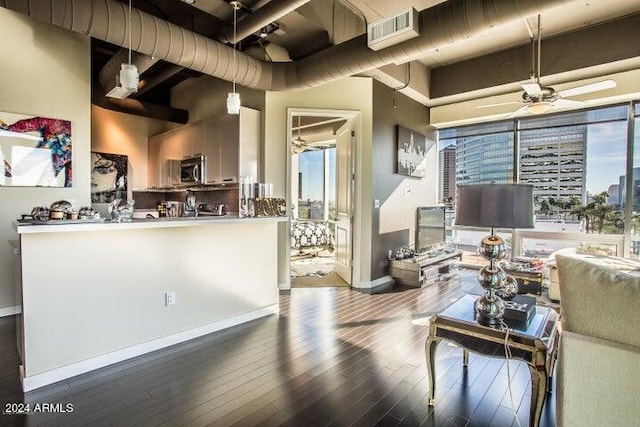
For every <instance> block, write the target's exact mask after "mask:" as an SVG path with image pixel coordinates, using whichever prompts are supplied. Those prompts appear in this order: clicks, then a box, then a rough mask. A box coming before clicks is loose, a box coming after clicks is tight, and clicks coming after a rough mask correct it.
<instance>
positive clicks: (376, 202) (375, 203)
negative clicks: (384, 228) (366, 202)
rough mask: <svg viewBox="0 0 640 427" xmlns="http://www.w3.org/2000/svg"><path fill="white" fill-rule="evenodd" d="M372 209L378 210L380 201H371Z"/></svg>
mask: <svg viewBox="0 0 640 427" xmlns="http://www.w3.org/2000/svg"><path fill="white" fill-rule="evenodd" d="M373 207H374V208H375V209H380V200H378V199H376V200H374V201H373Z"/></svg>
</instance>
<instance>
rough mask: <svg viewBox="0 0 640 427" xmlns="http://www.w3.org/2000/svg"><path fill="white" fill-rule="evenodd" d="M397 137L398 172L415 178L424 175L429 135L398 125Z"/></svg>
mask: <svg viewBox="0 0 640 427" xmlns="http://www.w3.org/2000/svg"><path fill="white" fill-rule="evenodd" d="M396 138H397V142H398V169H397V173H398V174H400V175H406V176H412V177H414V178H422V177H424V175H425V168H426V161H427V160H426V154H427V152H426V148H427V137H426V136H425V135H422V134H419V133H417V132H414V131H412V130H410V129H407V128H405V127H403V126H400V125H396Z"/></svg>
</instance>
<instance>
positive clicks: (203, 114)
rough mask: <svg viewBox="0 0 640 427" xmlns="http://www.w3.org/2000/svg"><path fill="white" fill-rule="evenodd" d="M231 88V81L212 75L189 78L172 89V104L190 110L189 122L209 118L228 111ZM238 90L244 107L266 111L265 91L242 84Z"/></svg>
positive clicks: (237, 87)
mask: <svg viewBox="0 0 640 427" xmlns="http://www.w3.org/2000/svg"><path fill="white" fill-rule="evenodd" d="M231 88H232V86H231V83H229V82H227V81H224V80H220V79H216V78H213V77H210V76H202V77H199V78H192V79H187V80H185V81H184V82H182V83H180V84H178V85H176V86H175V87H174V88H173V89H172V90H171V106H172V107H174V108H182V109H184V110H188V111H189V122H197V121H199V120H204V119H209V118H211V117H215V116H217V115H218V114H220V113H224V112H225V111H226V109H227V93H229V92H231ZM236 91H237V92H238V93H239V94H240V101H241V103H242V105H243V106H244V107H249V108H253V109H254V110H258V111H264V91H259V90H254V89H249V88H245V87H241V86H236ZM177 126H179V125H175V126H174V127H177Z"/></svg>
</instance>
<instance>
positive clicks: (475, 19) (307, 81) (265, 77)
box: [0, 0, 572, 91]
mask: <svg viewBox="0 0 640 427" xmlns="http://www.w3.org/2000/svg"><path fill="white" fill-rule="evenodd" d="M571 1H572V0H449V1H446V2H444V3H440V4H438V5H437V6H434V7H432V8H429V9H425V10H423V11H422V12H420V14H419V21H420V25H419V28H420V35H419V36H418V37H416V38H413V39H411V40H407V41H405V42H402V43H400V44H397V45H395V46H391V47H388V48H385V49H382V50H379V51H373V50H370V49H369V48H368V47H367V42H366V35H362V36H359V37H356V38H353V39H351V40H349V41H346V42H344V43H341V44H339V45H337V46H334V47H331V48H328V49H326V50H324V51H321V52H318V53H316V54H314V55H311V56H309V57H307V58H304V59H301V60H297V61H294V62H287V63H270V62H264V61H260V60H257V59H255V58H252V57H250V56H248V55H245V54H243V53H241V52H234V50H233V49H232V48H230V47H228V46H226V45H224V44H222V43H220V42H217V41H214V40H211V39H209V38H206V37H204V36H201V35H199V34H196V33H194V32H192V31H189V30H187V29H185V28H181V27H179V26H177V25H174V24H172V23H169V22H167V21H164V20H162V19H160V18H157V17H154V16H152V15H150V14H148V13H145V12H143V11H141V10H138V9H133V10H132V16H131V23H132V34H131V48H132V49H133V50H135V51H136V52H139V53H143V54H145V55H150V56H153V57H156V58H159V59H162V60H165V61H167V62H171V63H173V64H176V65H180V66H182V67H185V68H190V69H192V70H195V71H198V72H201V73H204V74H208V75H211V76H213V77H217V78H219V79H223V80H227V81H232V80H233V79H234V76H235V80H236V82H237V83H238V84H239V85H242V86H246V87H250V88H253V89H259V90H271V91H286V90H299V89H305V88H310V87H315V86H319V85H322V84H325V83H328V82H331V81H334V80H337V79H340V78H343V77H347V76H352V75H354V74H358V73H362V72H365V71H368V70H371V69H374V68H379V67H381V66H384V65H387V64H391V63H403V62H406V61H408V60H410V59H413V58H416V57H419V56H423V55H425V54H427V53H429V52H434V51H436V50H437V49H440V48H443V47H445V46H447V45H451V44H454V43H456V42H459V41H463V40H465V39H468V38H470V37H474V36H477V35H479V34H482V33H483V32H485V31H487V30H489V29H491V28H493V27H496V26H500V25H505V24H508V23H511V22H513V21H516V20H519V19H522V18H526V17H529V16H532V15H536V14H538V13H542V12H543V11H544V10H546V9H549V8H551V7H554V6H557V5H561V4H566V3H570V2H571ZM0 6H2V7H5V8H8V9H11V10H14V11H16V12H20V13H23V14H26V15H28V16H30V17H32V18H34V19H37V20H40V21H45V22H48V23H51V24H53V25H56V26H58V27H62V28H66V29H68V30H71V31H75V32H79V33H82V34H86V35H90V36H92V37H95V38H98V39H100V40H104V41H106V42H109V43H112V44H115V45H118V46H122V47H126V48H128V47H129V34H128V30H127V28H128V7H127V5H125V4H123V3H120V2H118V1H116V0H38V1H28V2H27V1H15V0H13V1H12V0H0ZM265 7H266V6H265ZM234 53H235V54H236V55H237V57H236V58H237V70H236V71H235V72H234V70H233V69H232V65H231V64H232V63H233V55H234Z"/></svg>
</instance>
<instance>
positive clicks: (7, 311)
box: [0, 305, 22, 317]
mask: <svg viewBox="0 0 640 427" xmlns="http://www.w3.org/2000/svg"><path fill="white" fill-rule="evenodd" d="M20 313H22V307H21V306H19V305H15V306H13V307H2V308H0V317H5V316H13V315H14V314H20Z"/></svg>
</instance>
